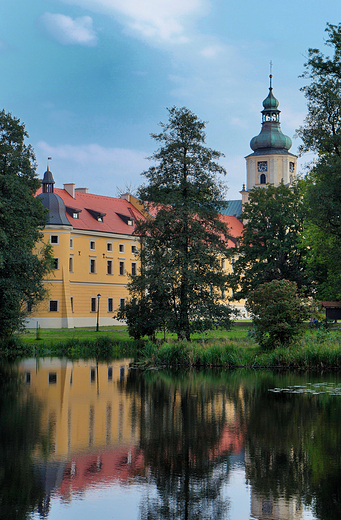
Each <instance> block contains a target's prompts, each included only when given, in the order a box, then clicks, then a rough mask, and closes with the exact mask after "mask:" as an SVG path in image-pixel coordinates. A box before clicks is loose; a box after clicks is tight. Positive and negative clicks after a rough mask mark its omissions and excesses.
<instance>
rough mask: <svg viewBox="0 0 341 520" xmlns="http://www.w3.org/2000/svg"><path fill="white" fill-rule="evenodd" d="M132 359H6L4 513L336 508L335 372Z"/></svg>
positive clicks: (296, 515) (301, 517)
mask: <svg viewBox="0 0 341 520" xmlns="http://www.w3.org/2000/svg"><path fill="white" fill-rule="evenodd" d="M129 362H130V360H128V359H127V360H120V361H113V362H112V363H97V362H96V360H89V361H78V362H70V361H67V360H57V359H45V360H38V361H36V360H27V361H25V362H23V363H21V364H20V365H19V366H18V367H17V373H15V372H14V370H13V369H12V370H9V369H8V368H7V369H2V372H3V375H2V376H1V378H0V381H1V385H2V389H3V391H2V392H1V396H2V397H1V408H0V413H1V416H0V418H1V422H0V436H1V437H0V440H1V452H0V453H1V467H0V482H1V504H0V505H1V508H0V509H1V513H0V515H1V516H0V518H37V519H38V518H49V517H50V515H54V516H53V517H54V518H57V517H59V516H58V514H60V517H61V516H63V518H65V519H68V518H70V519H71V518H76V517H80V516H82V520H85V519H87V518H92V516H93V511H94V510H95V511H96V514H102V515H103V516H104V517H105V518H107V517H109V518H112V517H113V516H112V514H113V513H112V511H115V516H114V517H115V519H117V518H119V519H120V518H122V519H123V518H124V519H128V520H135V519H136V520H137V519H141V520H144V519H150V520H153V519H160V520H161V519H164V520H169V519H172V520H173V519H174V520H175V519H179V520H180V519H181V520H194V519H199V518H200V519H208V518H210V519H212V520H220V519H231V520H234V519H236V520H237V519H238V520H239V519H241V518H250V519H253V520H307V519H308V518H309V519H312V518H315V519H316V520H317V519H319V520H329V519H332V520H333V519H336V518H340V517H341V515H340V513H341V511H340V502H341V501H340V499H341V496H340V493H341V484H340V482H341V479H340V477H341V471H340V465H341V428H340V421H341V400H340V395H339V389H340V388H341V385H340V379H339V376H338V374H329V375H328V376H322V375H316V376H314V375H313V374H306V375H295V374H290V373H282V374H281V373H279V374H275V373H272V372H269V371H268V372H253V371H234V372H214V371H209V372H179V373H177V374H175V373H168V372H166V371H152V370H150V371H148V372H144V373H141V372H139V371H136V370H130V369H129ZM19 380H20V381H22V384H21V385H20V383H19ZM317 390H318V391H317ZM5 395H6V396H7V397H6V398H5V397H4V396H5ZM118 490H119V492H118ZM85 503H86V504H87V508H85V509H84V504H85ZM134 503H136V504H137V505H136V507H135V509H134V508H132V509H129V506H131V505H132V504H134ZM81 505H83V509H81ZM3 506H5V507H3ZM91 507H93V508H94V509H92V513H90V511H91ZM3 511H4V513H3ZM9 511H11V514H9ZM33 511H34V513H33ZM13 512H14V513H15V514H13ZM17 512H18V514H17ZM19 512H20V515H19ZM58 512H59V513H58ZM5 513H7V515H6V514H5ZM110 514H111V516H110ZM3 515H4V516H3ZM68 515H69V516H68Z"/></svg>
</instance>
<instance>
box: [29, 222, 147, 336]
mask: <svg viewBox="0 0 341 520" xmlns="http://www.w3.org/2000/svg"><path fill="white" fill-rule="evenodd" d="M43 234H44V241H45V242H50V240H51V235H53V236H58V243H57V244H52V245H53V253H54V257H55V258H57V259H58V268H57V269H55V270H54V272H53V273H52V275H51V276H50V278H49V279H48V280H45V284H46V288H47V289H48V291H49V293H48V296H47V298H46V300H45V301H44V302H42V303H41V304H39V305H38V306H37V307H36V308H35V309H33V312H32V313H31V314H30V316H29V319H28V320H27V326H28V327H36V325H37V323H38V325H40V327H42V328H44V327H49V328H51V327H56V328H60V327H74V326H75V327H76V326H95V325H96V323H97V301H98V300H97V294H100V295H101V298H100V311H99V319H100V325H115V324H118V322H117V320H114V319H113V316H114V312H115V311H117V310H118V308H119V306H120V299H121V298H128V291H127V283H128V280H129V277H128V274H131V273H132V264H135V266H136V269H137V271H138V267H139V262H138V258H137V255H136V254H134V252H133V251H132V247H133V248H138V247H139V241H138V240H137V239H136V237H132V236H129V235H118V234H112V233H96V232H89V231H83V230H76V229H73V228H72V227H71V226H70V227H67V226H60V227H57V226H47V227H46V228H45V229H44V231H43ZM91 243H93V247H94V249H91V248H90V244H91ZM108 244H109V246H108ZM120 248H121V249H123V251H122V250H120ZM108 249H109V250H108ZM111 249H112V250H111ZM70 258H71V259H72V266H71V271H70ZM91 260H93V261H94V262H95V272H94V273H92V272H91V267H90V264H91ZM108 261H110V262H112V274H108V273H107V271H108V266H107V262H108ZM120 262H124V274H123V275H122V274H120ZM71 298H72V300H73V310H72V305H71ZM91 298H95V299H96V309H95V311H92V310H91ZM109 298H113V309H112V311H110V310H109V306H108V299H109ZM50 300H53V301H57V302H58V308H57V311H50V303H49V302H50Z"/></svg>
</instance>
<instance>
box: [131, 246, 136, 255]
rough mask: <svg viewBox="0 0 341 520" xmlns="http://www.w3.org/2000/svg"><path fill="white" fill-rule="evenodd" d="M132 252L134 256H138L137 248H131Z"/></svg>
mask: <svg viewBox="0 0 341 520" xmlns="http://www.w3.org/2000/svg"><path fill="white" fill-rule="evenodd" d="M131 252H132V254H133V255H136V254H137V247H136V246H131Z"/></svg>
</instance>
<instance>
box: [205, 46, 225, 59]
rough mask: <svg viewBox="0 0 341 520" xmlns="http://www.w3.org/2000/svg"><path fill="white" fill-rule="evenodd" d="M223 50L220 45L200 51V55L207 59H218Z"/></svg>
mask: <svg viewBox="0 0 341 520" xmlns="http://www.w3.org/2000/svg"><path fill="white" fill-rule="evenodd" d="M222 50H223V48H222V47H221V46H220V45H209V46H208V47H205V48H204V49H203V50H202V51H200V54H201V55H202V56H204V57H205V58H216V57H217V56H218V54H220V53H221V51H222Z"/></svg>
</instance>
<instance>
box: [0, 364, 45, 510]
mask: <svg viewBox="0 0 341 520" xmlns="http://www.w3.org/2000/svg"><path fill="white" fill-rule="evenodd" d="M40 415H41V405H40V403H39V402H38V401H37V399H36V398H35V397H33V396H32V395H26V394H25V393H24V392H23V391H22V386H21V383H20V378H19V376H18V373H17V372H16V371H15V370H14V369H12V368H10V367H9V366H6V367H4V366H0V519H1V520H2V519H3V520H9V519H12V518H13V519H15V518H20V519H24V518H27V517H28V515H29V514H30V513H32V511H34V510H35V509H38V511H40V512H41V516H42V517H44V516H46V513H47V511H46V507H45V506H46V504H45V502H44V501H45V491H44V487H43V485H42V482H41V478H40V475H39V472H37V470H36V469H35V467H34V465H33V462H32V452H33V451H34V449H35V448H36V446H37V445H38V444H41V442H42V437H41V434H40Z"/></svg>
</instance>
